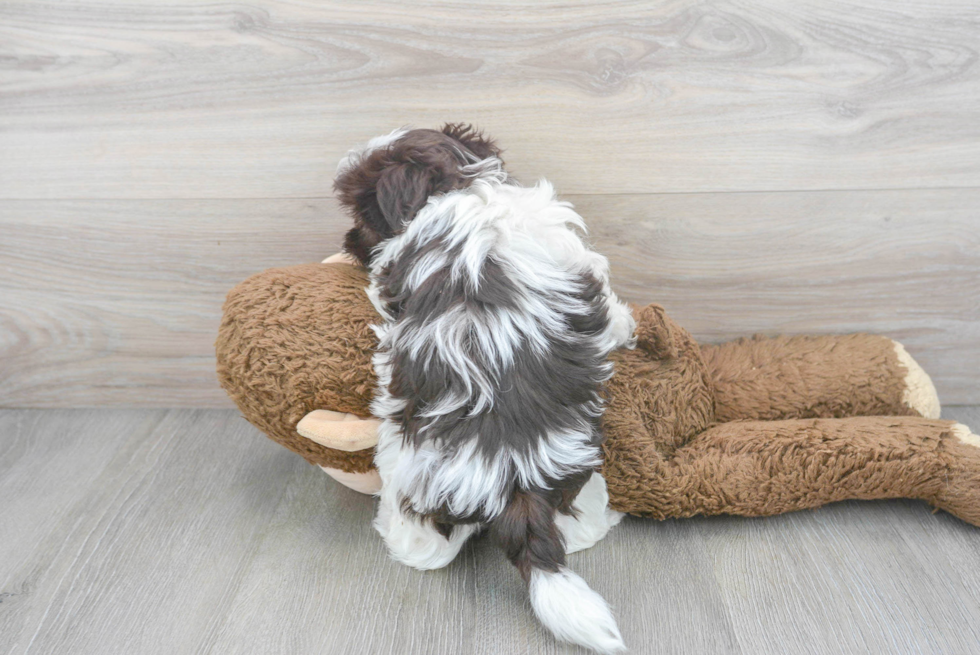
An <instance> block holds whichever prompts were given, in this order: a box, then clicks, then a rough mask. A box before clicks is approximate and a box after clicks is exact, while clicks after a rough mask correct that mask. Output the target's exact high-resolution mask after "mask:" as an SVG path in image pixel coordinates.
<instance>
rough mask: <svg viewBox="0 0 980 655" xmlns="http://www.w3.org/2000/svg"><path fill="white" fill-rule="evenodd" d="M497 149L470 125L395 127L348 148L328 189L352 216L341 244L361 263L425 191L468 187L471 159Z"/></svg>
mask: <svg viewBox="0 0 980 655" xmlns="http://www.w3.org/2000/svg"><path fill="white" fill-rule="evenodd" d="M499 156H500V150H499V149H498V148H497V146H496V145H495V144H494V142H493V141H491V140H490V139H487V138H485V137H484V136H483V135H482V134H480V132H478V131H477V130H475V129H474V128H473V127H472V126H470V125H462V124H448V125H446V126H444V127H443V128H442V130H440V131H436V130H407V129H402V130H395V131H394V132H392V133H391V134H388V135H386V136H382V137H378V138H376V139H372V140H371V141H370V142H368V144H367V146H366V147H365V148H363V149H361V150H360V151H352V152H350V153H348V155H347V156H346V157H344V159H343V160H341V162H340V165H339V166H338V167H337V179H336V181H335V182H334V190H335V191H336V192H337V198H338V200H340V203H341V205H343V206H344V207H345V208H346V209H347V210H348V211H349V212H350V213H351V214H352V216H353V218H354V227H353V229H351V230H350V231H349V232H348V233H347V236H346V239H345V241H344V250H345V251H347V252H348V253H350V254H351V255H353V256H354V257H356V258H357V259H358V260H360V261H361V263H362V264H364V265H365V266H367V265H370V263H371V259H372V256H373V249H374V247H375V246H377V245H378V244H379V243H381V242H383V241H386V240H387V239H390V238H391V237H393V236H395V235H396V234H399V233H400V232H402V231H403V230H404V229H405V224H406V223H408V221H410V220H412V218H414V217H415V214H417V213H418V211H419V210H420V209H421V208H422V207H423V206H424V205H425V203H426V201H427V200H428V199H429V197H431V196H434V195H437V194H441V193H448V192H450V191H455V190H457V189H463V188H466V187H468V186H469V185H470V184H471V183H472V182H473V179H474V174H473V169H472V168H470V169H467V167H468V166H472V165H473V164H474V163H476V162H479V161H481V160H486V159H490V158H499Z"/></svg>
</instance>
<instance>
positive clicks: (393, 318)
mask: <svg viewBox="0 0 980 655" xmlns="http://www.w3.org/2000/svg"><path fill="white" fill-rule="evenodd" d="M334 188H335V190H336V192H337V196H338V198H339V200H340V202H341V203H342V205H344V206H345V207H346V208H347V209H348V210H349V211H350V213H351V214H352V215H353V218H354V227H353V229H351V230H350V232H348V233H347V236H346V241H345V250H346V251H347V252H348V253H350V254H351V255H353V256H354V257H356V258H357V259H359V260H360V261H361V262H362V263H363V264H364V265H365V266H367V267H368V268H369V269H370V271H371V285H370V287H369V288H368V295H369V296H370V298H371V301H372V302H373V303H374V306H375V307H376V308H377V310H378V312H379V313H380V314H381V316H382V317H383V320H384V322H383V323H382V324H381V325H378V326H375V330H376V332H377V334H378V337H379V339H380V345H379V348H378V352H377V353H376V354H375V356H374V360H373V364H374V368H375V372H376V374H377V377H378V389H377V392H376V394H375V399H374V403H373V405H372V411H373V412H374V414H375V415H376V416H377V417H378V418H380V419H382V424H381V427H380V430H379V441H378V445H377V450H376V455H375V462H376V464H377V467H378V471H379V473H380V475H381V480H382V490H381V492H380V503H379V508H378V514H377V517H376V519H375V523H374V525H375V527H376V528H377V530H378V532H380V533H381V536H382V537H383V538H384V540H385V543H386V544H387V546H388V549H389V551H390V552H391V555H392V556H393V557H394V558H395V559H396V560H398V561H400V562H403V563H405V564H408V565H410V566H414V567H417V568H420V569H432V568H437V567H441V566H445V565H446V564H448V563H449V562H450V561H452V559H453V558H454V557H455V556H456V554H457V553H458V552H459V550H460V548H462V546H463V544H464V542H465V541H466V539H467V538H469V537H470V536H472V535H473V534H474V533H476V532H477V531H479V530H481V529H484V528H486V529H488V530H489V532H490V534H491V535H492V537H493V539H494V541H495V542H496V543H497V544H498V545H499V546H500V547H501V548H502V549H503V550H504V552H505V553H506V555H507V557H508V558H509V559H510V561H511V562H512V563H513V564H514V565H515V566H516V567H517V569H518V571H519V572H520V574H521V576H522V577H523V578H524V581H525V582H526V583H527V585H528V588H529V591H530V598H531V604H532V606H533V608H534V612H535V613H536V615H537V616H538V618H539V619H540V621H541V622H542V623H543V624H544V625H545V626H546V627H548V628H549V629H550V630H551V631H552V632H553V633H554V634H555V635H556V636H557V637H558V638H560V639H563V640H565V641H570V642H573V643H576V644H580V645H583V646H586V647H589V648H592V649H594V650H597V651H600V652H607V653H611V652H618V651H621V650H623V649H624V645H623V641H622V638H621V637H620V634H619V629H618V628H617V626H616V622H615V620H614V618H613V616H612V613H611V612H610V610H609V607H608V606H607V605H606V602H605V601H604V600H603V599H602V597H601V596H599V595H598V594H597V593H595V592H594V591H592V590H591V589H590V588H589V587H588V585H587V584H586V583H585V581H584V580H582V578H580V577H579V576H577V575H576V574H575V573H573V572H572V571H570V570H569V569H568V568H567V567H566V564H565V553H566V551H567V552H573V551H574V550H581V549H582V548H587V547H589V546H591V545H592V544H594V543H595V542H596V541H598V540H599V539H601V538H602V537H603V536H604V535H605V534H606V532H607V531H608V530H609V529H610V528H611V527H612V526H613V525H615V524H616V523H618V521H619V519H620V518H621V516H622V515H621V514H619V513H617V512H613V511H611V510H609V509H608V508H607V501H608V496H607V494H606V488H605V481H604V480H603V479H602V478H601V476H600V475H599V474H598V473H594V470H595V468H596V467H597V466H598V465H599V464H600V462H601V460H600V449H599V446H600V443H601V439H602V436H601V431H600V427H599V419H600V416H601V415H602V411H603V401H602V397H601V391H602V387H603V383H604V382H605V381H606V380H607V379H608V378H609V376H610V375H611V373H612V364H611V363H609V362H608V361H607V356H608V355H609V353H610V352H611V351H612V350H613V349H615V348H618V347H621V346H627V347H632V343H633V337H632V334H633V330H634V327H635V326H634V323H633V317H632V314H631V313H630V310H629V308H628V307H627V306H626V305H625V304H623V303H621V302H620V301H619V300H618V299H617V298H616V296H615V294H613V292H612V291H611V290H610V288H609V266H608V262H607V261H606V258H605V257H603V256H602V255H600V254H598V253H596V252H593V251H592V250H590V249H589V248H588V246H587V245H586V244H585V243H584V242H583V240H582V235H583V234H584V232H585V225H584V223H583V221H582V218H581V217H580V216H579V215H578V214H576V213H575V212H574V211H573V209H572V207H571V205H570V204H568V203H565V202H559V201H558V200H556V198H555V194H554V191H553V189H552V187H551V185H550V184H548V183H547V182H545V181H541V182H539V183H538V184H537V185H535V186H532V187H525V186H521V185H519V184H518V183H516V182H515V181H514V180H513V179H512V178H511V177H509V176H508V174H507V173H506V172H505V171H504V168H503V162H502V161H501V159H500V150H499V149H498V148H497V147H496V145H495V144H494V143H493V141H491V140H489V139H487V138H484V137H483V136H482V135H481V134H480V133H478V132H476V131H475V130H473V129H472V128H471V127H469V126H464V125H447V126H445V127H444V128H443V129H442V130H441V131H436V130H423V129H411V130H410V129H400V130H395V131H394V132H392V133H391V134H388V135H386V136H382V137H378V138H376V139H373V140H372V141H370V142H369V143H368V144H367V146H366V147H365V148H363V149H361V150H358V151H351V152H350V153H349V154H348V155H347V156H346V157H345V158H344V159H343V160H342V161H341V163H340V165H339V167H338V176H337V179H336V183H335V187H334Z"/></svg>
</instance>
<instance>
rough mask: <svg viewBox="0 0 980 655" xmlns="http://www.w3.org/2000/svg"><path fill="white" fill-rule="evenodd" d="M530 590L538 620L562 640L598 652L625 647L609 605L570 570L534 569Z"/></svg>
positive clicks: (624, 648)
mask: <svg viewBox="0 0 980 655" xmlns="http://www.w3.org/2000/svg"><path fill="white" fill-rule="evenodd" d="M530 592H531V607H533V608H534V613H535V614H536V615H537V617H538V620H539V621H541V623H543V624H544V626H545V627H546V628H548V629H549V630H551V631H552V632H553V633H554V634H555V636H556V637H558V638H559V639H561V640H562V641H568V642H571V643H573V644H579V645H581V646H585V647H586V648H591V649H592V650H595V651H598V652H600V653H621V652H623V651H625V650H626V645H625V644H624V643H623V638H622V637H621V636H620V634H619V628H618V627H617V626H616V619H614V618H613V615H612V611H611V610H610V609H609V605H607V604H606V601H605V600H603V598H602V596H600V595H599V594H597V593H596V592H594V591H592V589H590V588H589V585H587V584H586V583H585V580H583V579H582V578H580V577H579V576H578V575H576V574H575V573H573V572H572V571H570V570H568V569H565V568H563V569H561V570H560V571H558V572H557V573H549V572H546V571H540V570H534V571H532V572H531V585H530Z"/></svg>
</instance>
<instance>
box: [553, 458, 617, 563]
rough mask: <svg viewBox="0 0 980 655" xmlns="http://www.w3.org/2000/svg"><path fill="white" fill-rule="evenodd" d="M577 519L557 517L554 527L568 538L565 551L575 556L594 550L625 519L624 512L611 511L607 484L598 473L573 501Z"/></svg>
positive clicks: (564, 516) (565, 515)
mask: <svg viewBox="0 0 980 655" xmlns="http://www.w3.org/2000/svg"><path fill="white" fill-rule="evenodd" d="M572 509H573V510H575V516H569V515H567V514H561V513H559V514H557V515H556V516H555V525H557V526H558V529H559V530H561V534H562V537H563V538H564V539H565V552H566V553H576V552H578V551H580V550H585V549H586V548H591V547H592V546H594V545H595V544H596V543H597V542H598V541H599V540H600V539H602V538H603V537H605V536H606V534H608V532H609V531H610V530H611V529H612V528H613V526H615V525H617V524H618V523H619V522H620V521H622V520H623V513H622V512H617V511H615V510H612V509H609V493H608V491H607V490H606V481H605V479H603V477H602V476H601V475H600V474H599V472H598V471H595V472H593V473H592V477H590V478H589V481H588V482H586V483H585V486H583V487H582V490H581V491H579V493H578V496H576V497H575V500H574V501H573V502H572Z"/></svg>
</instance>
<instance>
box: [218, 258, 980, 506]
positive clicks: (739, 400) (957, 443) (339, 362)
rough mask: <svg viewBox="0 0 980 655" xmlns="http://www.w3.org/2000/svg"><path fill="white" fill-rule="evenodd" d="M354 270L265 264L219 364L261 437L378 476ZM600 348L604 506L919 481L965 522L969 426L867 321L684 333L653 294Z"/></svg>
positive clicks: (227, 327) (897, 492)
mask: <svg viewBox="0 0 980 655" xmlns="http://www.w3.org/2000/svg"><path fill="white" fill-rule="evenodd" d="M367 285H368V277H367V271H366V270H364V269H362V268H360V267H356V266H353V265H351V264H350V263H348V262H346V261H345V260H344V258H343V257H333V258H330V259H328V260H327V261H326V262H325V263H322V264H305V265H300V266H293V267H289V268H279V269H271V270H267V271H265V272H263V273H259V274H257V275H255V276H253V277H251V278H249V279H248V280H245V281H244V282H242V283H241V284H239V285H238V286H237V287H235V288H234V289H233V290H232V291H231V292H230V293H229V294H228V298H227V301H226V303H225V306H224V317H223V319H222V323H221V327H220V330H219V334H218V339H217V343H216V348H217V361H218V376H219V378H220V381H221V384H222V386H223V387H224V389H225V390H226V391H227V392H228V394H229V395H230V396H231V398H232V399H233V400H234V401H235V403H236V404H237V405H238V407H239V409H240V410H241V412H242V413H243V414H244V416H245V418H247V419H248V420H249V421H251V422H252V423H253V424H254V425H255V426H256V427H258V428H259V429H260V430H262V431H263V432H265V433H266V434H267V435H268V436H269V437H270V438H272V439H273V440H275V441H277V442H278V443H280V444H282V445H283V446H285V447H286V448H289V449H290V450H292V451H294V452H296V453H298V454H299V455H301V456H302V457H304V458H305V459H306V460H307V461H309V462H310V463H312V464H316V465H318V466H320V467H322V468H323V469H324V470H325V471H326V472H327V473H328V474H330V476H331V477H333V478H334V479H336V480H338V481H339V482H341V483H342V484H345V485H347V486H349V487H351V488H353V489H356V490H358V491H362V492H365V493H372V492H375V491H377V489H378V487H379V486H380V479H379V478H378V476H377V473H376V471H374V468H373V462H372V458H373V446H374V444H375V443H376V436H375V431H376V428H377V425H378V424H377V422H376V421H374V420H373V419H371V418H370V416H371V413H370V410H369V405H370V402H371V398H372V394H373V392H374V389H375V386H376V381H375V378H374V374H373V372H372V368H371V354H372V351H373V349H374V347H375V346H376V344H377V341H376V338H375V335H374V333H373V331H372V330H371V327H370V326H371V325H372V324H373V323H377V322H378V321H379V317H378V316H377V314H375V311H374V309H373V307H372V306H371V303H370V301H369V300H368V298H367V296H366V294H365V288H366V287H367ZM634 315H635V317H636V321H637V330H636V336H637V342H638V345H637V347H636V348H635V349H633V350H621V351H617V352H615V353H613V355H612V360H613V362H614V364H615V374H614V375H613V377H612V379H611V380H610V381H609V383H608V385H607V390H606V393H607V403H608V404H607V409H606V411H605V414H604V416H603V419H602V420H603V430H604V434H605V443H604V445H603V455H604V463H603V465H602V468H601V471H600V472H601V474H602V475H603V477H604V478H605V480H606V484H607V486H608V494H609V498H608V502H609V506H610V507H611V508H612V509H615V510H618V511H620V512H626V513H629V514H634V515H637V516H645V517H651V518H658V519H664V518H669V517H684V516H693V515H696V514H737V515H741V516H764V515H771V514H779V513H782V512H789V511H793V510H799V509H805V508H813V507H818V506H820V505H823V504H825V503H829V502H833V501H838V500H845V499H851V498H856V499H877V498H917V499H921V500H925V501H927V502H929V503H931V504H932V505H934V506H935V507H938V508H941V509H943V510H946V511H947V512H950V513H951V514H953V515H955V516H957V517H959V518H961V519H962V520H964V521H967V522H969V523H972V524H974V525H980V437H978V436H977V435H976V434H974V433H973V432H971V430H970V429H969V428H967V427H966V426H964V425H962V424H958V423H955V422H952V421H943V420H939V409H940V408H939V399H938V397H937V396H936V391H935V388H934V387H933V385H932V382H931V380H930V379H929V376H928V375H926V373H925V372H924V371H923V370H922V369H921V368H920V367H919V366H918V364H916V362H915V361H914V360H913V359H912V357H911V356H909V354H908V353H907V352H906V351H905V349H904V348H903V347H902V346H901V344H899V343H897V342H895V341H892V340H891V339H888V338H885V337H880V336H872V335H865V334H854V335H848V336H820V337H807V336H800V337H775V338H763V337H752V338H742V339H738V340H736V341H733V342H729V343H724V344H720V345H701V344H698V343H697V342H696V341H695V340H694V339H693V338H692V337H691V335H690V334H689V333H688V332H687V331H685V330H684V329H683V328H681V327H680V326H678V325H677V324H675V323H674V322H673V321H672V320H671V319H670V318H669V317H668V316H667V314H666V313H665V312H664V310H663V308H662V307H660V306H658V305H647V306H646V307H634Z"/></svg>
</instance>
